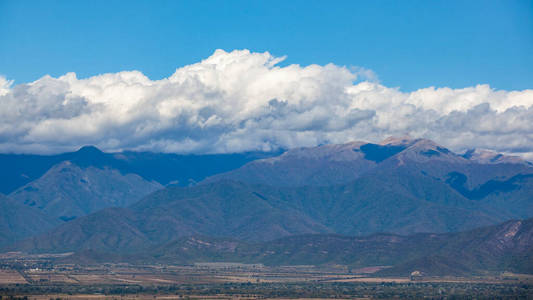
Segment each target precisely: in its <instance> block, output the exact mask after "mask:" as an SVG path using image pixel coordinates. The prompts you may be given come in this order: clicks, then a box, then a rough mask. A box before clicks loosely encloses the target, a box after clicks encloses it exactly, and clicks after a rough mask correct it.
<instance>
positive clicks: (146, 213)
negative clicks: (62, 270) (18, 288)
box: [17, 181, 332, 252]
mask: <svg viewBox="0 0 533 300" xmlns="http://www.w3.org/2000/svg"><path fill="white" fill-rule="evenodd" d="M256 190H257V189H255V188H254V187H252V186H248V185H246V184H242V183H238V182H232V181H221V182H217V183H214V184H210V185H201V186H195V187H190V188H184V187H177V186H173V187H168V188H166V189H164V190H161V191H158V192H155V193H153V194H151V195H149V196H147V197H146V198H144V199H143V200H141V201H139V202H137V203H134V204H133V205H132V206H130V207H129V208H127V209H105V210H102V211H99V212H97V213H94V214H91V215H88V216H86V217H82V218H79V219H76V220H74V221H71V222H69V223H67V224H64V225H62V226H60V227H58V228H57V229H55V230H53V231H51V232H50V233H47V234H45V235H41V236H38V237H35V238H32V239H30V240H28V241H25V242H23V243H21V244H19V245H17V249H23V250H26V251H33V252H39V251H47V252H49V251H52V252H58V251H67V250H68V251H73V250H80V249H96V250H106V251H123V252H132V251H136V250H138V249H139V247H141V248H145V247H149V246H151V245H155V244H159V243H163V242H167V241H170V240H173V239H175V238H177V237H180V236H188V235H194V234H206V235H207V234H210V235H215V236H234V237H237V238H240V239H246V240H268V239H274V238H277V237H280V236H288V235H296V234H304V233H321V232H322V233H323V232H332V231H331V230H330V229H328V228H327V227H326V226H324V225H322V224H320V223H318V222H316V221H314V220H313V219H312V218H310V217H308V216H307V215H305V214H304V213H301V212H299V211H298V210H296V209H294V208H291V206H290V204H288V203H287V202H284V201H282V200H281V199H278V198H271V197H270V196H269V197H268V198H266V197H265V196H263V195H261V194H260V193H258V192H256Z"/></svg>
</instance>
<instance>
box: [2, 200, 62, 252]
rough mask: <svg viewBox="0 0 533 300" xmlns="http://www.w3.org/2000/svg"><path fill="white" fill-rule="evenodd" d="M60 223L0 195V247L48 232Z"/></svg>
mask: <svg viewBox="0 0 533 300" xmlns="http://www.w3.org/2000/svg"><path fill="white" fill-rule="evenodd" d="M59 223H60V221H59V220H55V219H54V218H51V217H48V216H46V215H45V214H43V213H42V212H40V211H39V210H37V209H35V208H31V207H27V206H25V205H22V204H19V203H17V202H16V201H14V200H13V199H9V198H8V197H6V196H4V195H2V194H0V246H3V245H7V244H10V243H12V242H14V241H16V240H20V239H22V238H26V237H29V236H32V235H35V234H39V233H42V232H45V231H47V230H50V229H51V228H53V227H54V226H57V225H58V224H59Z"/></svg>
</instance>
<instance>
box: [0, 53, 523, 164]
mask: <svg viewBox="0 0 533 300" xmlns="http://www.w3.org/2000/svg"><path fill="white" fill-rule="evenodd" d="M283 59H284V57H274V56H272V55H271V54H269V53H268V52H265V53H252V52H250V51H248V50H239V51H238V50H236V51H232V52H225V51H223V50H217V51H215V52H214V54H213V55H211V56H210V57H208V58H207V59H205V60H202V61H201V62H199V63H196V64H192V65H188V66H184V67H182V68H179V69H177V70H176V72H175V73H174V74H172V75H171V76H170V77H168V78H165V79H162V80H150V79H149V78H147V77H146V76H144V75H143V74H142V73H141V72H138V71H125V72H119V73H112V74H103V75H98V76H94V77H90V78H86V79H78V78H76V74H74V73H68V74H66V75H64V76H61V77H59V78H53V77H50V76H44V77H42V78H41V79H39V80H36V81H34V82H31V83H27V84H19V85H13V83H12V82H11V81H8V80H7V79H6V78H3V77H0V152H4V153H5V152H16V153H57V152H63V151H70V150H75V149H77V148H79V147H80V146H82V145H87V144H91V145H96V146H98V147H99V148H101V149H104V150H108V151H117V150H124V149H129V150H150V151H162V152H176V153H226V152H240V151H249V150H272V149H276V148H293V147H299V146H314V145H318V144H323V143H344V142H347V141H351V140H368V141H378V140H381V139H383V138H385V137H387V136H390V135H405V134H409V135H411V136H415V137H426V138H430V139H433V140H435V141H437V142H438V143H440V144H443V145H445V146H447V147H450V148H452V149H454V150H456V151H460V150H464V149H467V148H473V147H481V148H488V149H494V150H497V151H502V152H507V153H515V154H522V155H525V156H529V157H531V153H533V126H532V125H533V90H524V91H500V90H494V89H492V88H490V87H489V86H488V85H477V86H475V87H468V88H463V89H451V88H434V87H429V88H424V89H420V90H417V91H414V92H409V93H406V92H402V91H400V90H399V89H398V88H390V87H386V86H383V85H381V84H379V83H378V82H376V81H375V80H372V79H374V78H375V75H374V74H373V73H372V72H371V71H369V70H365V69H357V68H352V69H348V68H346V67H342V66H337V65H334V64H328V65H325V66H320V65H309V66H300V65H288V66H283V67H281V66H279V63H280V62H281V61H283Z"/></svg>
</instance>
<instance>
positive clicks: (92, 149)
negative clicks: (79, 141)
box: [76, 145, 103, 154]
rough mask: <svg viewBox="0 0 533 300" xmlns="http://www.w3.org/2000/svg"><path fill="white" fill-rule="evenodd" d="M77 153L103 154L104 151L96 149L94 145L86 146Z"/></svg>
mask: <svg viewBox="0 0 533 300" xmlns="http://www.w3.org/2000/svg"><path fill="white" fill-rule="evenodd" d="M76 152H77V153H86V154H100V153H103V152H102V150H100V149H98V148H96V146H93V145H86V146H83V147H81V148H80V149H78V151H76Z"/></svg>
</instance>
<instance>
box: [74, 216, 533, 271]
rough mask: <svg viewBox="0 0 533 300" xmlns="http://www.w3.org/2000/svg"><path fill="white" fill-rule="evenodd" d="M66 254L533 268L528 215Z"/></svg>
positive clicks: (397, 267) (394, 267)
mask: <svg viewBox="0 0 533 300" xmlns="http://www.w3.org/2000/svg"><path fill="white" fill-rule="evenodd" d="M66 260H68V261H69V262H75V263H80V262H81V263H96V262H110V261H129V262H144V263H146V262H159V263H172V264H190V263H195V262H243V263H263V264H266V265H328V264H341V265H346V266H349V267H350V268H351V269H354V270H356V269H359V268H364V267H375V266H384V267H386V268H384V269H382V270H381V271H380V272H379V273H378V274H380V275H395V276H397V275H400V276H408V275H409V274H411V272H413V271H419V272H420V273H421V274H423V275H430V276H434V275H440V276H442V275H475V274H486V272H502V271H511V272H519V273H529V274H533V219H529V220H524V221H508V222H505V223H502V224H499V225H496V226H490V227H483V228H479V229H474V230H470V231H465V232H459V233H450V234H415V235H408V236H400V235H393V234H374V235H369V236H361V237H350V236H340V235H299V236H291V237H286V238H282V239H277V240H273V241H267V242H260V243H250V242H242V241H239V240H234V239H227V238H212V237H206V236H190V237H183V238H179V239H177V240H174V241H172V242H169V243H166V244H161V245H158V246H155V247H153V248H150V249H147V250H144V251H143V252H142V253H132V254H129V255H122V256H119V255H117V254H116V253H112V254H107V253H106V252H101V251H94V250H86V251H80V252H78V253H76V254H74V255H72V256H71V257H68V258H67V259H66Z"/></svg>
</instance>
